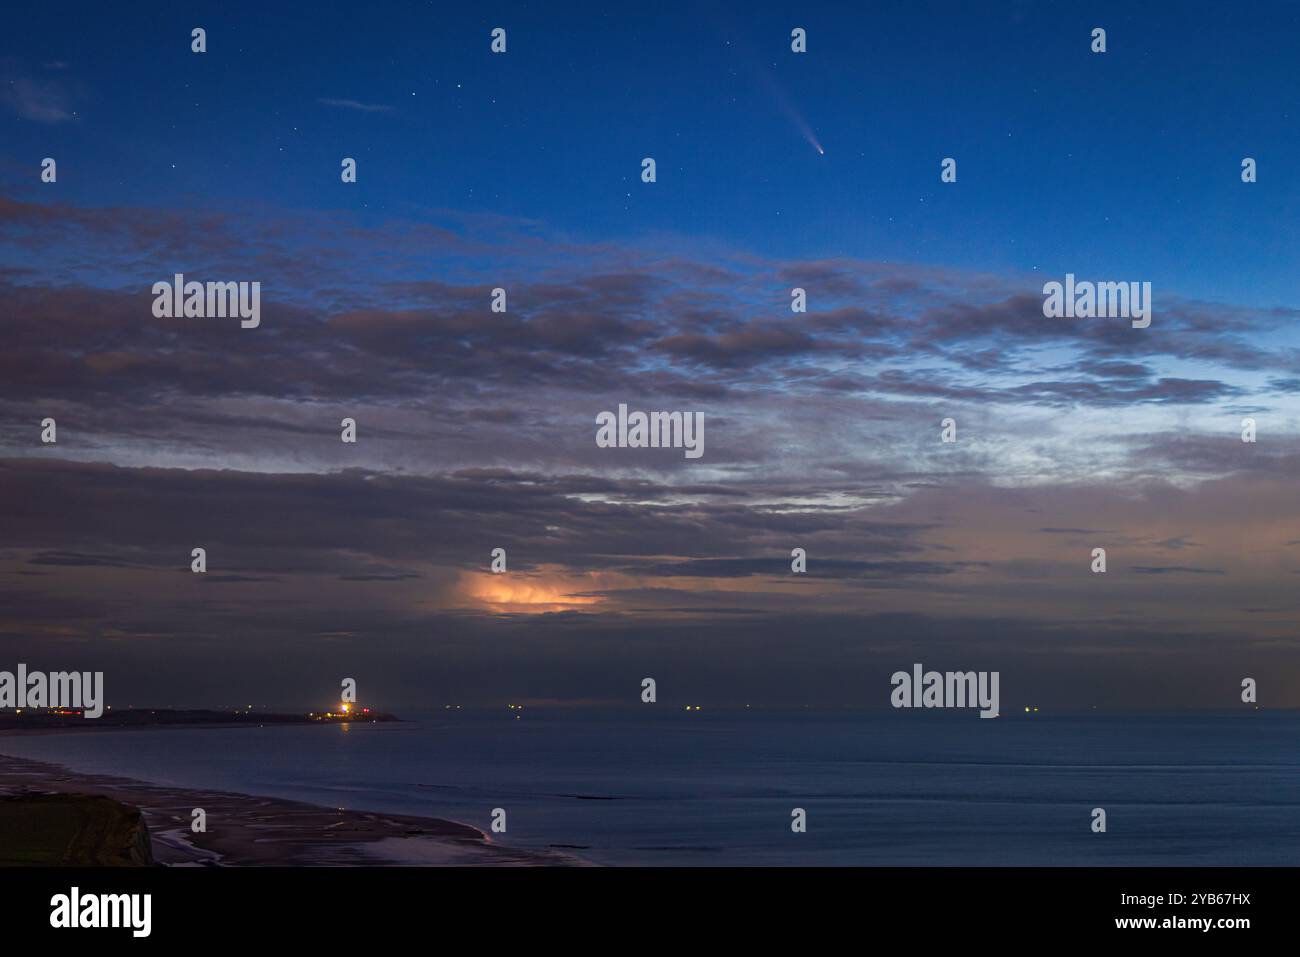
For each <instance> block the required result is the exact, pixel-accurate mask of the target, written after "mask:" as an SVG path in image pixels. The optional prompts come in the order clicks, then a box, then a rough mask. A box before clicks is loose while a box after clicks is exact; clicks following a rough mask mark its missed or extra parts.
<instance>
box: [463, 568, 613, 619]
mask: <svg viewBox="0 0 1300 957" xmlns="http://www.w3.org/2000/svg"><path fill="white" fill-rule="evenodd" d="M591 584H592V583H591V582H589V581H587V580H586V579H585V578H580V577H573V576H560V575H555V574H553V573H546V572H542V573H540V574H529V575H521V574H515V573H506V574H502V575H493V574H489V573H483V572H476V573H473V574H466V575H462V576H461V580H460V587H459V591H460V594H461V595H462V596H464V597H465V598H466V599H468V601H469V603H471V604H473V605H479V606H482V605H487V606H489V607H491V608H492V610H494V611H502V612H521V613H525V614H541V613H543V612H548V611H567V610H569V609H572V608H579V607H581V606H584V605H594V604H597V603H598V602H599V601H600V598H599V597H597V596H594V595H584V594H575V592H583V591H587V590H589V589H590V588H591Z"/></svg>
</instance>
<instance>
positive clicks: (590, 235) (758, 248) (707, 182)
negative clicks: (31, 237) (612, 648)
mask: <svg viewBox="0 0 1300 957" xmlns="http://www.w3.org/2000/svg"><path fill="white" fill-rule="evenodd" d="M465 6H470V7H472V8H473V9H472V10H470V11H469V12H466V10H465V9H464V7H465ZM815 6H816V8H817V9H815V10H811V9H809V5H806V4H766V3H760V4H752V3H745V4H739V5H737V4H732V5H727V6H726V7H725V9H724V7H722V6H715V5H713V4H709V5H701V7H700V9H696V8H694V7H692V6H691V5H685V4H673V3H657V4H653V5H651V6H650V7H647V8H639V7H635V6H634V5H626V6H624V5H615V6H611V5H609V4H599V5H597V4H535V5H519V4H497V5H483V6H480V5H478V4H474V5H454V4H385V3H374V4H364V5H361V6H356V5H353V4H332V3H328V2H327V3H319V4H313V5H312V10H311V12H310V13H306V14H304V13H301V12H297V11H296V10H294V11H290V10H289V9H287V8H286V9H279V8H277V7H276V6H275V5H271V4H258V5H244V4H225V3H222V4H211V5H207V8H206V9H203V6H202V5H200V7H199V8H198V10H199V12H184V13H180V12H177V11H176V10H174V9H173V8H172V5H168V4H157V5H147V6H146V5H141V6H140V7H139V8H136V9H131V8H127V9H119V8H109V7H106V6H103V5H85V6H82V5H76V4H74V5H71V6H67V5H58V6H57V7H47V6H45V5H40V4H35V5H26V4H25V5H19V6H17V7H15V8H13V9H12V10H10V11H8V12H7V13H6V22H7V29H6V30H5V37H4V39H3V40H0V44H2V45H3V46H2V47H0V53H2V54H3V56H5V57H6V58H7V59H6V61H5V69H6V70H7V76H6V77H5V79H6V80H8V81H9V82H10V90H11V93H10V96H11V97H12V96H13V92H12V90H13V85H12V81H13V80H14V79H15V78H21V79H23V80H25V81H27V82H28V83H29V84H32V85H34V88H36V89H40V88H42V85H44V88H46V89H48V90H50V91H52V94H51V95H53V96H55V97H57V98H58V100H59V102H60V103H61V104H62V105H63V107H64V108H66V109H67V110H69V112H71V111H75V113H76V116H75V118H72V119H70V120H68V121H66V122H55V123H49V122H39V121H37V120H35V119H32V118H30V117H23V116H21V115H18V114H16V113H15V112H14V111H13V110H9V111H6V115H5V116H4V118H3V120H2V121H0V137H2V138H3V141H4V143H5V149H4V156H5V167H4V176H5V179H6V181H7V184H8V186H9V191H10V194H11V195H15V194H16V195H20V196H24V197H35V198H38V199H42V200H44V199H48V197H49V194H48V192H47V193H44V194H42V193H39V192H38V185H39V184H36V182H35V170H36V163H37V162H38V161H39V159H40V158H41V157H43V156H46V155H53V156H55V157H56V158H58V159H59V162H60V164H61V178H60V185H59V194H58V195H59V199H61V200H63V201H70V202H76V203H81V204H94V205H109V204H119V203H122V204H130V205H143V206H150V205H160V206H170V205H174V204H196V205H203V206H221V205H223V204H225V203H234V204H248V203H253V204H256V203H274V204H276V205H279V206H290V207H305V208H316V209H337V208H344V209H349V208H358V209H359V208H364V209H366V210H369V211H372V212H374V213H377V214H380V215H389V216H392V215H399V216H409V215H414V216H417V217H418V216H419V215H420V214H421V212H422V211H425V210H430V209H453V210H459V211H465V212H487V213H499V214H504V215H509V216H518V217H528V218H535V219H538V220H540V221H542V222H544V223H545V224H547V225H548V226H549V227H551V228H553V229H558V230H563V231H566V232H568V233H570V234H571V235H574V236H576V237H580V238H583V239H596V240H599V239H604V238H614V237H619V238H622V237H629V236H645V235H647V234H654V233H664V234H667V235H669V236H672V235H689V236H692V237H695V238H696V239H699V238H701V237H703V238H714V239H718V240H720V241H722V242H725V243H728V244H730V245H732V246H735V247H739V248H742V249H747V250H751V251H753V252H756V253H760V254H764V255H772V256H801V257H807V258H818V257H822V256H832V255H846V256H854V257H861V258H866V259H877V260H891V261H900V260H902V261H915V262H924V263H927V264H931V265H949V266H954V265H955V266H966V267H973V268H979V269H988V270H995V271H996V270H1005V271H1030V270H1034V269H1039V270H1041V271H1044V272H1046V273H1049V274H1052V275H1059V274H1061V273H1064V272H1066V271H1074V272H1076V273H1078V274H1080V275H1081V276H1082V275H1095V276H1105V277H1110V278H1133V279H1145V280H1150V281H1152V282H1153V283H1154V284H1155V286H1156V288H1157V290H1160V291H1165V292H1168V291H1177V292H1178V293H1180V294H1182V295H1185V296H1192V297H1198V298H1204V299H1211V300H1223V301H1232V302H1236V303H1241V304H1247V305H1277V304H1281V303H1284V302H1293V301H1294V299H1295V296H1296V293H1297V291H1300V290H1298V286H1300V281H1298V280H1297V276H1300V261H1298V260H1297V252H1296V245H1297V244H1296V243H1295V241H1294V236H1295V231H1296V224H1297V222H1298V221H1300V188H1298V187H1297V185H1296V182H1297V181H1296V177H1295V176H1294V175H1293V173H1292V171H1291V168H1290V167H1292V166H1293V165H1294V163H1295V162H1296V158H1297V156H1300V79H1298V78H1297V71H1296V69H1295V63H1296V58H1297V55H1298V50H1297V36H1298V35H1300V7H1297V6H1296V5H1295V4H1270V5H1256V4H1245V5H1238V6H1234V7H1233V8H1232V10H1231V11H1228V10H1225V9H1224V8H1223V7H1221V6H1213V5H1209V4H1190V3H1182V4H1177V5H1168V4H1143V5H1134V4H1128V3H1117V4H1109V3H1089V4H1082V3H1069V4H1046V3H1028V2H1027V3H1013V4H1005V3H1003V4H960V5H958V4H951V3H934V4H929V3H911V2H909V3H884V4H847V3H846V4H834V5H832V4H818V5H815ZM706 7H707V9H705V8H706ZM1170 10H1176V11H1177V12H1176V14H1171V13H1170V12H1169V11H1170ZM198 25H201V26H204V27H205V28H206V29H207V31H208V42H209V48H208V53H206V54H204V55H202V56H199V55H194V54H192V53H190V52H189V30H190V28H191V27H193V26H198ZM494 26H502V27H505V28H506V29H507V31H508V36H509V52H508V53H507V54H506V55H504V56H493V55H492V54H491V53H490V52H489V49H488V44H489V37H488V34H489V31H490V29H491V28H492V27H494ZM794 26H802V27H804V28H806V29H807V30H808V34H809V52H808V53H807V54H805V55H802V56H798V55H795V54H793V53H791V52H790V49H789V32H790V29H791V28H792V27H794ZM1093 26H1103V27H1105V28H1106V29H1107V31H1108V46H1109V50H1108V52H1107V53H1106V54H1104V55H1093V54H1092V53H1090V51H1089V33H1090V30H1091V28H1092V27H1093ZM327 99H333V100H338V101H346V100H350V101H355V102H357V103H360V104H366V105H368V106H373V107H385V108H387V109H383V110H372V111H364V110H359V109H356V108H347V107H340V106H330V105H326V104H324V103H322V102H321V101H322V100H327ZM783 102H786V103H788V104H789V105H790V107H792V110H793V114H794V116H792V115H791V114H790V112H788V111H786V110H784V109H783V107H782V103H783ZM795 117H799V118H802V120H803V121H804V122H806V124H807V125H808V127H809V128H810V129H811V130H812V131H813V132H814V133H815V135H816V137H817V138H818V139H819V140H820V142H821V143H822V144H823V145H824V147H825V149H826V153H825V155H824V156H823V155H819V154H818V153H817V152H816V150H815V149H813V148H812V146H811V145H810V144H809V143H808V142H807V141H806V140H805V138H804V137H803V136H802V135H801V133H800V130H799V126H798V120H797V119H796V118H795ZM345 155H348V156H354V157H356V158H357V159H358V160H359V162H360V182H359V183H358V184H357V185H356V186H355V187H348V188H344V187H343V186H342V184H341V183H340V182H339V178H338V168H339V160H340V158H341V157H343V156H345ZM647 155H650V156H654V157H655V158H656V159H657V161H658V163H659V182H658V183H657V184H655V185H654V186H645V185H643V184H641V183H640V182H639V179H638V174H639V162H640V159H641V158H642V157H643V156H647ZM1247 155H1249V156H1253V157H1255V158H1256V159H1257V160H1258V162H1259V173H1260V181H1259V182H1258V183H1257V184H1255V185H1253V186H1249V187H1246V186H1244V185H1243V184H1242V183H1241V182H1240V179H1239V164H1240V161H1241V158H1242V157H1243V156H1247ZM945 156H953V157H955V158H956V159H957V160H958V164H959V176H958V183H957V184H956V185H955V186H944V185H942V184H941V183H940V182H939V161H940V159H941V158H942V157H945ZM1211 264H1212V265H1213V266H1214V268H1213V269H1211V268H1209V266H1210V265H1211Z"/></svg>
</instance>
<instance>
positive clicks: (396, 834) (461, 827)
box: [0, 754, 581, 867]
mask: <svg viewBox="0 0 1300 957" xmlns="http://www.w3.org/2000/svg"><path fill="white" fill-rule="evenodd" d="M32 793H36V794H66V795H99V796H103V797H107V798H111V799H113V800H115V801H119V802H121V803H122V804H124V805H127V806H129V807H132V808H138V809H139V810H140V812H141V813H142V814H143V816H144V819H145V822H146V824H147V826H148V829H149V836H150V842H151V845H152V853H153V860H154V862H155V863H157V864H162V865H167V866H173V867H204V866H223V867H249V866H268V865H306V866H343V865H357V864H369V865H425V866H429V865H459V866H537V865H560V866H563V865H572V864H578V863H581V862H579V861H577V860H576V859H575V858H572V857H570V856H568V855H564V854H559V853H553V852H547V851H543V850H522V849H515V848H510V847H507V846H504V845H501V844H498V843H495V842H493V841H492V840H491V839H490V838H489V837H488V836H487V835H486V834H484V833H483V832H482V831H480V830H478V829H477V828H474V827H470V826H469V825H466V824H459V823H456V822H453V821H444V820H440V819H437V818H428V817H416V816H411V815H400V814H383V813H372V812H367V811H355V810H348V809H344V808H328V807H320V806H318V805H313V804H307V803H304V802H300V801H288V800H283V799H280V798H271V797H257V796H254V795H249V794H235V793H229V792H224V791H212V790H192V789H186V788H178V787H168V786H162V785H156V784H150V783H148V782H145V781H137V780H134V779H131V778H124V777H117V776H112V775H105V774H88V773H80V772H73V771H70V770H68V769H66V768H64V767H61V766H60V765H57V764H50V763H47V762H44V761H36V760H32V759H29V758H20V757H13V756H10V755H5V754H0V794H5V795H14V794H32ZM195 808H202V809H203V811H204V814H205V817H206V831H203V832H200V833H195V832H194V831H193V830H192V829H191V822H192V820H193V817H192V815H193V811H194V809H195Z"/></svg>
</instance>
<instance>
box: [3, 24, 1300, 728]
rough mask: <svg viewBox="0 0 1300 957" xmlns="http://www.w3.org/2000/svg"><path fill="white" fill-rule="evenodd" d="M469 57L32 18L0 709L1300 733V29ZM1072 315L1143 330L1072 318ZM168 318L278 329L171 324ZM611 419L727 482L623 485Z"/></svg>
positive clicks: (271, 32)
mask: <svg viewBox="0 0 1300 957" xmlns="http://www.w3.org/2000/svg"><path fill="white" fill-rule="evenodd" d="M467 6H471V7H473V9H471V10H470V11H469V12H465V11H462V10H457V9H455V8H453V7H451V6H449V5H448V6H444V5H442V4H421V5H417V4H384V3H373V4H363V5H343V4H330V3H322V4H315V5H313V7H312V9H311V12H310V13H300V12H290V11H288V10H278V9H276V8H275V7H274V6H273V5H270V4H237V3H222V4H212V5H210V6H208V7H206V8H205V7H203V6H200V7H199V8H197V9H198V12H193V11H187V12H184V13H178V12H175V11H172V10H171V9H169V5H165V4H158V5H149V6H144V5H142V6H141V7H140V8H139V9H136V8H133V7H130V8H126V9H110V8H107V7H104V6H102V5H80V4H70V5H58V6H56V7H50V8H43V7H42V5H20V6H18V7H15V8H14V9H13V10H10V11H7V12H6V14H5V21H6V29H5V30H4V32H3V35H0V323H2V326H0V328H2V329H3V333H4V337H3V349H2V350H0V668H9V669H12V668H13V667H14V666H15V665H16V664H17V663H18V662H25V663H26V664H27V665H28V666H29V667H30V668H32V669H37V668H40V669H46V670H58V669H64V668H76V669H77V670H92V669H96V670H103V671H105V673H106V674H105V684H106V689H107V695H108V699H109V701H110V703H113V704H115V705H118V706H121V705H125V704H127V703H133V704H156V705H162V704H175V705H178V706H186V705H218V704H227V703H235V702H238V703H249V702H256V703H259V704H261V703H266V704H270V705H273V706H286V707H288V706H294V707H297V706H316V705H320V704H324V703H329V702H330V701H331V700H332V696H333V695H334V694H335V693H336V692H337V689H338V687H339V682H340V680H341V679H342V678H344V677H354V678H356V679H357V681H358V691H359V693H360V697H361V699H362V700H363V702H369V703H372V704H375V705H376V706H385V707H392V708H395V709H401V708H417V707H440V706H441V705H442V704H444V703H447V702H456V703H463V704H465V705H475V704H483V705H489V704H498V703H505V702H518V701H525V702H529V701H531V702H548V701H564V702H571V703H610V702H612V703H621V704H627V705H629V706H632V705H637V704H638V702H639V692H640V681H641V679H642V677H645V676H653V677H655V678H656V680H657V681H658V685H659V695H660V700H661V701H664V702H666V703H674V702H685V701H692V702H697V703H707V704H711V705H728V704H731V705H734V704H744V703H751V704H754V705H755V706H762V705H771V706H787V705H804V704H807V705H812V706H836V707H838V706H853V707H872V708H875V707H886V706H887V705H888V695H889V691H890V685H889V676H890V674H891V673H892V672H894V671H895V670H898V669H900V668H904V669H908V668H910V666H911V664H912V663H913V662H922V663H924V664H925V665H926V666H927V667H933V668H937V669H940V670H958V669H960V670H966V669H974V670H997V671H1001V673H1002V685H1001V687H1002V699H1003V704H1004V707H1016V706H1018V705H1021V704H1033V705H1037V706H1039V707H1041V708H1043V709H1044V710H1048V709H1067V708H1071V709H1072V708H1090V707H1092V706H1097V707H1098V708H1105V709H1117V708H1162V707H1194V708H1216V709H1218V708H1232V707H1234V706H1235V707H1241V703H1240V698H1239V694H1240V683H1241V679H1242V678H1244V677H1248V676H1249V677H1254V678H1256V679H1257V680H1258V681H1259V685H1260V691H1259V694H1260V703H1261V704H1262V705H1264V706H1267V707H1296V706H1300V645H1298V644H1297V627H1298V624H1300V614H1298V612H1300V597H1298V596H1300V589H1298V588H1297V586H1300V577H1297V576H1298V575H1300V518H1298V517H1297V509H1298V508H1300V481H1298V476H1300V400H1298V398H1297V397H1298V396H1300V371H1297V370H1298V369H1300V332H1297V329H1298V328H1300V186H1298V185H1297V177H1296V175H1295V168H1296V164H1297V163H1298V162H1300V74H1298V73H1297V70H1296V62H1297V56H1298V55H1300V42H1298V41H1297V37H1298V36H1300V8H1298V7H1297V6H1296V5H1294V4H1284V3H1276V4H1251V3H1246V4H1239V5H1236V6H1234V7H1233V8H1232V9H1231V10H1228V9H1226V8H1224V7H1222V6H1221V5H1210V4H1194V3H1184V4H1178V5H1177V6H1176V7H1175V6H1174V5H1160V4H1153V5H1144V6H1143V7H1142V8H1141V9H1134V8H1133V7H1132V5H1131V4H1091V3H1088V4H1085V3H1069V4H1046V3H1029V2H1026V3H997V4H992V3H990V4H957V3H916V2H911V3H902V2H899V3H883V4H869V5H868V4H842V5H839V4H837V5H830V4H819V5H817V9H816V10H810V9H808V8H809V5H807V4H780V5H774V4H754V3H744V4H739V3H737V4H729V5H720V4H708V5H703V4H701V5H699V7H698V8H697V7H695V6H692V5H687V4H674V3H658V4H653V5H650V6H648V7H638V8H633V7H628V8H627V9H623V8H621V6H620V5H609V4H603V5H600V6H595V5H591V6H587V5H583V4H565V5H557V4H531V5H515V4H492V5H485V6H480V5H467ZM560 6H563V9H558V7H560ZM1166 7H1167V10H1166V12H1161V10H1162V8H1166ZM1168 10H1176V13H1170V12H1167V11H1168ZM194 27H203V28H205V29H206V31H207V52H206V53H203V54H196V53H192V52H191V49H190V43H191V40H190V31H191V29H192V28H194ZM494 27H502V28H504V29H505V30H506V31H507V37H508V41H507V52H506V53H505V54H500V55H497V54H493V53H492V52H491V51H490V47H489V45H490V40H491V38H490V31H491V30H492V29H493V28H494ZM795 27H802V28H804V29H806V30H807V36H808V52H807V53H805V54H795V53H793V52H791V49H790V31H791V30H792V29H793V28H795ZM1094 27H1104V28H1105V29H1106V31H1107V52H1105V53H1104V54H1094V53H1092V52H1091V51H1090V43H1091V38H1090V34H1091V31H1092V29H1093V28H1094ZM45 157H52V158H54V159H56V160H57V164H58V167H57V169H58V178H57V182H55V183H43V182H42V181H41V176H40V173H41V161H42V159H43V158H45ZM344 157H353V158H355V159H356V161H357V172H358V181H357V182H356V183H355V184H350V183H343V182H341V180H340V162H341V160H342V159H343V158H344ZM644 157H653V158H655V160H656V163H657V181H656V182H654V183H644V182H642V181H641V161H642V159H643V158H644ZM945 157H953V158H955V159H956V160H957V164H958V177H957V182H956V183H942V182H941V181H940V162H941V160H942V159H943V158H945ZM1245 157H1251V158H1254V159H1255V160H1256V161H1257V164H1258V181H1257V182H1255V183H1243V182H1242V178H1241V162H1242V159H1243V158H1245ZM1067 272H1069V273H1074V274H1076V275H1077V276H1078V277H1079V278H1080V279H1091V280H1111V281H1146V282H1150V283H1151V284H1152V288H1153V296H1154V314H1153V320H1152V323H1151V326H1150V327H1149V328H1147V329H1133V328H1131V327H1130V325H1129V323H1128V322H1127V321H1124V320H1115V319H1068V320H1067V319H1048V318H1045V317H1044V315H1043V311H1042V305H1043V294H1042V286H1043V283H1044V282H1047V281H1050V280H1058V281H1059V280H1062V279H1063V278H1064V276H1065V274H1066V273H1067ZM175 273H184V274H185V276H186V278H187V279H197V280H200V281H203V280H214V281H259V282H260V283H261V288H262V315H261V325H260V326H259V327H258V328H257V329H241V328H240V326H239V322H238V321H237V320H230V319H219V318H191V319H180V318H175V319H159V318H155V317H154V315H153V314H152V312H151V304H152V300H153V296H152V294H151V292H150V290H151V287H152V285H153V284H154V283H155V282H158V281H170V280H171V278H172V276H173V275H174V274H175ZM796 286H797V287H802V288H805V289H806V290H807V295H808V311H807V313H805V314H795V313H792V312H791V309H790V290H791V289H792V288H794V287H796ZM495 287H502V288H505V289H506V290H507V293H508V303H509V305H508V311H507V312H506V313H504V314H501V313H493V312H492V311H491V310H490V308H489V303H490V299H491V290H492V289H493V288H495ZM619 403H627V404H628V405H629V406H631V407H632V408H634V409H660V410H693V411H698V412H701V413H702V414H703V415H704V419H705V423H706V429H705V443H706V444H705V448H706V451H705V454H704V455H703V457H702V458H700V459H687V458H685V457H684V456H683V455H682V453H681V451H680V450H669V449H644V450H638V449H602V448H598V447H597V446H596V442H595V434H596V424H595V418H596V416H597V414H598V413H600V412H602V411H604V410H614V409H617V407H618V405H619ZM47 416H48V417H53V418H55V419H56V421H57V423H58V441H57V443H56V444H53V445H46V444H42V442H41V438H40V433H41V429H40V422H41V420H42V419H43V418H45V417H47ZM345 416H346V417H352V418H355V419H356V421H357V424H358V436H359V440H358V442H357V443H356V444H354V445H353V444H344V443H342V442H340V439H339V432H340V428H339V423H340V420H341V419H342V418H343V417H345ZM947 417H952V418H954V419H955V420H956V422H957V430H958V441H957V442H956V443H955V444H944V443H941V442H940V422H941V420H942V419H944V418H947ZM1244 417H1252V418H1254V419H1255V420H1256V422H1257V426H1258V441H1257V442H1255V443H1253V444H1249V443H1243V442H1242V441H1241V428H1242V426H1241V422H1242V419H1243V418H1244ZM196 546H202V547H204V548H206V549H207V552H208V571H207V573H206V574H204V575H195V574H192V573H191V572H190V568H189V565H190V551H191V549H192V548H194V547H196ZM496 547H501V548H505V549H506V551H507V554H508V566H509V571H508V573H507V574H506V575H492V574H490V573H489V570H488V568H489V561H490V553H491V550H492V549H493V548H496ZM795 547H802V548H805V549H806V550H807V553H808V572H807V574H806V575H795V574H792V573H791V570H790V551H791V549H792V548H795ZM1096 547H1104V548H1106V550H1107V554H1108V570H1107V572H1106V574H1104V575H1096V574H1093V573H1092V572H1091V571H1090V562H1091V555H1090V553H1091V551H1092V549H1093V548H1096Z"/></svg>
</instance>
